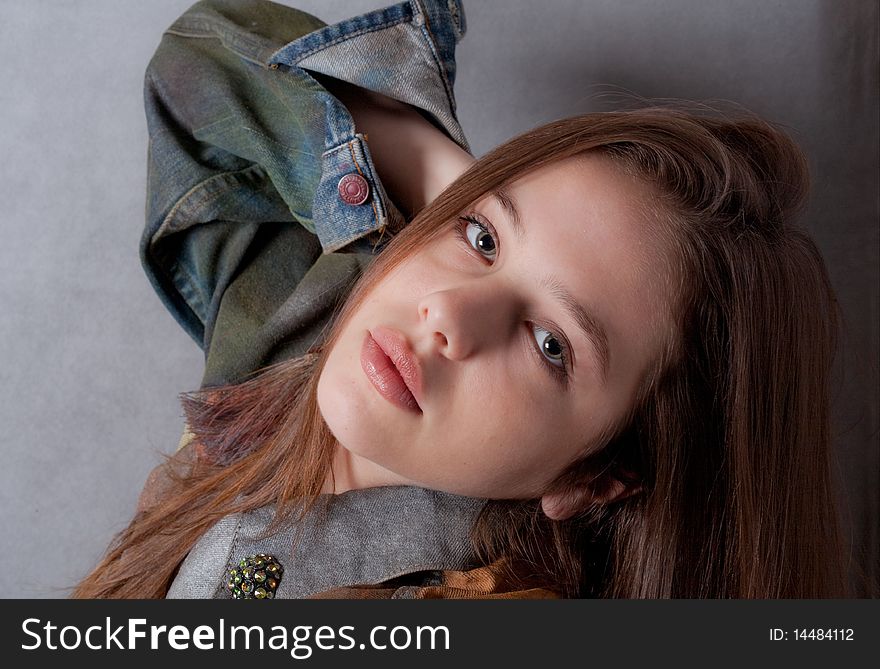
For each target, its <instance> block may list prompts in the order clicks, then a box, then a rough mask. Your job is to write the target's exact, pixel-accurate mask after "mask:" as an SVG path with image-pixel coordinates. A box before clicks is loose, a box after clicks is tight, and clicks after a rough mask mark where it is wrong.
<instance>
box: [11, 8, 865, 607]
mask: <svg viewBox="0 0 880 669" xmlns="http://www.w3.org/2000/svg"><path fill="white" fill-rule="evenodd" d="M392 1H393V0H389V1H388V2H382V1H381V0H336V1H329V0H327V1H325V2H320V1H319V0H291V1H289V2H287V3H285V4H293V5H294V6H297V7H300V8H302V9H304V10H306V11H309V12H311V13H313V14H315V15H316V16H319V17H320V18H322V19H323V20H325V21H327V22H328V23H335V22H336V21H340V20H342V19H344V18H347V17H350V16H355V15H357V14H360V13H362V12H365V11H368V10H371V9H376V8H379V7H383V6H386V5H388V4H392ZM190 4H191V2H190V1H189V0H162V1H157V0H152V1H151V2H138V1H136V0H125V1H120V0H81V1H78V2H77V1H73V0H39V1H32V2H27V3H22V2H15V1H14V0H0V211H2V218H0V225H2V228H0V229H2V243H0V276H2V282H0V313H2V320H0V424H2V430H0V448H2V456H3V460H2V467H0V541H2V549H3V551H2V555H3V558H4V564H5V565H6V567H5V568H4V569H2V570H0V595H2V596H3V597H61V596H64V595H65V594H66V593H67V590H66V588H67V587H69V586H71V585H73V584H74V583H75V582H76V581H77V580H78V579H79V578H80V577H82V576H83V575H85V574H86V573H87V572H88V570H89V569H90V567H91V566H93V565H94V564H95V562H96V561H97V560H98V558H99V557H100V555H101V553H102V552H103V550H104V549H105V547H106V546H107V544H108V542H109V541H110V539H111V537H112V536H113V534H114V533H115V532H117V531H119V530H120V529H122V528H123V527H124V525H125V524H126V522H127V521H128V520H129V519H130V518H131V516H132V514H133V511H134V505H135V501H136V499H137V495H138V492H139V491H140V488H141V486H142V484H143V482H144V479H145V477H146V475H147V473H148V471H149V470H150V469H151V468H152V467H153V466H155V465H156V464H158V463H159V461H160V456H159V454H160V453H162V452H171V451H173V449H174V448H175V447H176V445H177V442H178V439H179V437H180V432H181V429H182V426H183V418H182V412H181V409H180V407H179V404H178V400H177V393H179V392H181V391H184V390H192V389H195V388H197V387H198V384H199V381H200V378H201V370H202V364H203V359H202V354H201V352H200V351H199V349H198V348H197V347H196V345H195V344H194V343H193V342H192V340H191V339H190V338H189V337H188V336H187V335H186V334H185V333H184V332H183V331H182V330H180V329H179V328H178V326H177V325H176V323H175V322H174V320H173V319H172V318H171V316H170V315H169V314H168V313H166V312H165V310H164V308H163V307H162V306H161V304H160V302H159V300H158V298H157V297H156V296H155V295H154V294H153V292H152V289H151V287H150V286H149V284H148V282H147V279H146V277H145V276H144V275H143V273H142V270H141V267H140V263H139V259H138V255H137V248H138V240H139V237H140V234H141V227H142V225H143V216H144V192H145V178H146V147H147V135H146V125H145V121H144V114H143V106H142V105H143V102H142V81H143V73H144V69H145V67H146V64H147V62H148V60H149V58H150V56H151V55H152V53H153V51H154V49H155V48H156V45H157V44H158V41H159V39H160V36H161V34H162V31H163V30H164V29H165V28H166V27H167V26H168V25H170V24H171V22H172V21H173V20H174V19H175V18H176V17H177V16H179V15H180V14H181V13H183V12H184V11H185V10H186V9H187V8H188V7H189V6H190ZM465 9H466V13H467V21H468V34H467V36H466V37H465V39H464V41H463V42H462V43H461V44H460V45H459V47H458V52H457V53H458V62H459V78H458V83H457V86H456V90H457V96H458V101H459V115H460V120H461V123H462V125H463V126H464V129H465V132H466V134H467V136H468V138H469V139H470V141H471V143H472V148H473V150H474V153H475V154H476V155H478V156H479V155H481V154H483V153H485V152H486V151H487V150H488V149H489V148H491V147H492V146H494V145H496V144H498V143H499V142H501V141H503V140H505V139H507V138H508V137H510V136H511V135H513V134H515V133H517V132H520V131H522V130H525V129H527V128H529V127H532V126H534V125H536V124H539V123H542V122H545V121H549V120H551V119H554V118H558V117H561V116H567V115H571V114H576V113H580V112H583V111H590V110H602V109H608V108H611V107H613V106H614V105H615V104H617V102H615V101H616V100H619V99H621V98H622V97H632V96H643V97H649V98H659V97H672V98H686V99H696V100H728V101H732V102H734V103H736V104H739V105H742V106H745V107H747V108H749V109H751V110H753V111H756V112H758V113H760V114H762V115H764V116H766V117H767V118H769V119H770V120H773V121H776V122H778V123H781V124H783V125H785V126H786V127H787V128H788V129H789V130H790V131H791V132H792V133H793V134H794V136H795V137H796V138H797V139H798V140H799V141H800V143H801V144H802V145H803V147H804V148H805V149H806V151H807V152H808V154H809V156H810V161H811V167H812V169H813V174H814V178H815V191H814V197H813V200H812V204H811V206H810V209H809V210H808V213H807V217H806V223H807V225H808V226H809V228H810V230H811V231H812V232H813V234H814V235H815V238H816V240H817V242H818V244H819V246H820V247H821V249H822V251H823V253H824V255H825V258H826V260H827V263H828V265H829V267H830V271H831V275H832V279H833V281H834V285H835V287H836V290H837V291H838V295H839V298H840V301H841V305H842V307H843V311H844V314H845V318H846V322H845V328H846V331H845V335H844V340H843V351H842V354H841V356H840V359H839V364H838V379H839V381H838V383H837V385H836V390H835V407H836V409H835V414H836V421H835V443H836V449H837V456H838V465H837V467H838V474H839V478H840V481H841V489H842V491H843V494H844V495H845V499H846V501H847V508H846V513H847V516H848V518H849V520H848V527H847V529H848V533H849V536H850V540H851V542H852V544H853V548H854V555H855V556H856V560H857V562H858V563H860V564H861V565H863V566H864V569H865V570H866V571H867V572H868V576H869V578H870V579H872V580H873V581H874V582H875V583H876V579H877V574H878V525H880V523H878V490H880V486H878V471H880V462H878V358H880V350H878V28H877V26H878V6H877V3H876V2H875V1H873V0H784V1H783V0H776V1H772V0H727V1H722V0H711V1H704V0H664V1H663V2H656V1H654V0H629V1H628V2H619V1H618V0H588V1H583V2H577V1H575V0H542V1H540V2H525V1H521V2H503V1H502V0H465ZM13 565H20V566H21V567H20V568H10V567H11V566H13ZM870 592H871V591H870V589H869V588H868V586H862V589H861V591H860V594H862V595H863V596H864V595H866V594H870ZM874 594H875V595H876V590H875V591H874Z"/></svg>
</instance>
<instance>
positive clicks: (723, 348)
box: [74, 107, 846, 598]
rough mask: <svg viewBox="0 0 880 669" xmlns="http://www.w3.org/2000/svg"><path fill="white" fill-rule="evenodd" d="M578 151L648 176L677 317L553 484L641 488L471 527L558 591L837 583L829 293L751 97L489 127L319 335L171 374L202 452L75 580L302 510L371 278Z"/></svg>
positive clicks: (510, 512)
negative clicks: (248, 370) (322, 403)
mask: <svg viewBox="0 0 880 669" xmlns="http://www.w3.org/2000/svg"><path fill="white" fill-rule="evenodd" d="M585 151H594V152H600V153H602V154H604V155H605V156H607V157H608V158H610V159H611V161H612V164H613V165H615V166H616V167H618V168H619V169H621V170H622V171H623V172H624V173H626V174H628V175H630V176H632V177H634V178H638V179H641V180H643V181H645V182H647V183H649V184H652V185H653V187H654V191H655V192H656V198H655V199H654V200H653V201H652V202H649V203H645V207H646V211H648V212H649V213H650V215H651V217H652V221H653V224H654V225H655V227H656V231H657V234H658V235H663V236H664V237H666V238H668V239H670V240H671V242H672V248H673V249H674V253H673V256H674V257H673V259H672V261H671V262H672V265H673V267H672V269H673V271H672V275H673V276H674V278H675V285H674V286H673V290H672V292H673V293H674V300H673V304H672V307H671V308H672V309H673V316H674V318H675V322H676V324H677V332H676V333H675V337H674V339H673V340H672V341H669V342H668V343H667V346H666V347H665V350H664V353H663V355H662V356H661V357H660V359H658V360H657V361H656V364H655V365H654V367H653V368H652V369H651V370H650V371H649V373H648V374H647V375H646V376H645V378H644V379H643V380H642V383H641V386H640V391H639V394H638V396H637V398H636V400H635V401H634V403H633V405H632V407H631V411H630V412H629V413H628V414H627V415H626V416H624V417H622V419H621V420H620V421H618V423H617V424H616V425H611V426H608V428H607V430H606V431H605V433H604V434H603V435H602V437H601V440H600V441H599V442H598V444H597V443H594V444H591V445H590V446H596V445H598V446H603V445H604V447H601V448H599V449H598V450H594V449H592V448H591V449H589V450H590V451H591V454H590V455H588V456H583V457H580V458H578V460H577V461H576V462H573V463H572V464H571V466H569V467H568V468H567V469H566V471H564V472H563V473H561V474H560V476H559V477H558V479H557V480H556V482H555V483H554V484H553V486H552V487H551V490H560V491H565V490H576V489H579V488H580V489H588V490H592V491H593V492H597V493H601V492H602V490H603V489H607V487H608V486H609V485H611V484H612V483H613V482H614V481H615V480H623V481H630V482H631V481H634V480H638V481H639V482H640V484H641V486H642V487H641V492H640V493H638V494H636V495H633V496H631V497H629V498H627V499H625V500H623V501H620V502H618V503H614V504H607V505H599V504H596V505H593V506H590V507H588V508H586V509H584V511H583V512H582V513H579V514H577V515H576V516H574V517H573V518H570V519H568V520H564V521H551V520H550V519H548V518H547V517H546V516H545V515H544V514H543V513H542V512H541V510H540V507H539V505H538V503H537V501H536V500H493V501H490V502H489V503H488V504H487V506H486V508H485V510H484V511H483V513H482V514H481V516H480V518H479V520H478V522H477V523H476V525H475V527H474V530H473V532H472V541H473V543H474V546H475V548H476V550H477V552H478V555H479V556H480V557H481V559H482V560H483V561H485V562H486V563H489V562H491V561H495V560H498V559H499V558H504V560H503V561H509V563H510V564H514V563H519V564H527V565H529V567H530V569H531V570H532V571H533V572H537V573H540V574H543V575H544V576H545V577H546V579H547V581H548V583H550V584H551V585H552V587H555V588H556V589H557V590H558V591H559V592H560V593H562V594H563V595H564V596H569V597H571V596H604V597H652V598H655V597H688V598H690V597H749V598H752V597H831V596H843V595H844V594H845V593H846V571H845V570H846V566H845V564H844V562H843V560H842V555H843V548H842V539H841V535H840V529H839V521H838V517H837V513H836V510H835V509H836V505H835V494H834V490H833V486H832V481H831V476H830V471H831V463H830V457H831V454H830V425H829V422H830V406H829V381H830V378H829V377H830V372H831V363H832V359H833V356H834V352H835V347H836V336H837V328H838V313H837V304H836V301H835V299H834V295H833V291H832V289H831V286H830V281H829V278H828V274H827V271H826V268H825V266H824V264H823V261H822V258H821V254H820V252H819V250H818V249H817V247H816V246H815V244H814V243H813V242H812V241H811V239H810V238H809V237H808V236H807V235H806V234H805V233H804V232H803V231H802V230H800V229H799V228H797V227H795V226H794V224H793V218H794V216H795V214H796V213H797V211H798V210H799V208H800V206H801V205H802V203H803V200H804V198H805V195H806V192H807V189H808V174H807V168H806V161H805V158H804V156H803V154H802V153H801V152H800V151H799V150H798V149H797V147H796V146H795V144H794V143H793V142H792V141H791V140H790V139H789V138H788V136H787V135H786V134H785V133H784V132H782V131H780V130H778V129H777V128H775V127H773V126H771V125H769V124H768V123H766V122H764V121H761V120H759V119H757V118H754V117H752V116H750V115H743V114H740V115H739V116H738V117H737V118H725V117H720V116H717V115H712V114H704V113H693V112H685V111H681V110H673V109H669V108H657V107H651V108H645V109H640V110H630V111H619V112H605V113H596V114H586V115H581V116H576V117H572V118H566V119H562V120H558V121H554V122H552V123H548V124H546V125H543V126H540V127H537V128H534V129H532V130H530V131H528V132H525V133H523V134H521V135H519V136H517V137H515V138H513V139H511V140H510V141H508V142H506V143H505V144H503V145H501V146H499V147H497V148H496V149H494V150H493V151H491V152H489V153H488V154H486V155H485V156H484V157H482V158H480V159H479V160H478V161H476V163H474V164H473V166H472V167H471V168H470V169H468V170H467V172H465V173H464V174H462V175H461V176H460V177H459V178H458V179H457V180H456V181H455V182H454V183H452V184H451V185H450V186H449V187H448V188H447V189H446V190H445V191H444V192H443V193H442V194H440V195H439V196H438V197H437V198H436V199H435V200H434V201H433V202H432V203H431V204H430V205H428V206H427V207H426V208H425V209H423V210H422V211H421V212H419V213H418V215H417V216H416V217H415V218H414V219H413V220H412V221H411V222H410V223H409V225H408V226H407V227H406V228H404V229H403V230H402V231H401V232H399V233H398V234H397V236H396V237H394V238H393V239H392V240H391V241H390V242H389V243H388V246H387V248H386V249H384V250H383V251H382V252H381V253H380V254H379V255H378V256H377V257H376V259H375V260H374V261H373V263H372V264H371V265H370V267H369V268H368V270H367V271H366V273H365V274H364V276H363V277H362V278H361V280H360V281H359V282H358V283H357V285H356V286H355V287H354V289H353V291H352V293H351V294H350V296H349V298H348V299H347V300H346V301H345V304H344V305H343V306H342V308H341V310H340V312H339V313H338V314H337V317H336V319H335V321H334V324H333V327H332V329H331V330H330V332H329V333H328V336H327V338H326V341H325V342H324V345H323V346H321V347H320V348H317V349H315V350H313V351H312V352H310V353H309V354H308V355H306V356H304V357H301V358H297V359H292V360H287V361H284V362H280V363H277V364H274V365H272V366H270V367H267V368H264V369H263V370H260V372H259V373H257V374H255V375H254V376H252V377H251V378H247V379H245V380H241V381H239V382H237V383H234V384H230V385H226V386H222V387H215V388H205V389H202V390H200V391H197V392H192V393H184V394H182V402H183V405H184V410H185V412H186V416H187V420H188V424H189V426H190V429H191V430H192V432H193V433H194V434H195V439H196V442H197V444H198V448H197V452H198V454H199V457H198V458H197V459H196V460H195V461H194V462H192V463H190V462H184V461H183V460H182V458H179V457H178V458H172V459H171V460H170V461H169V462H168V464H167V465H166V467H167V471H168V473H169V476H170V477H171V478H172V479H173V480H174V481H175V482H176V485H175V486H174V487H173V488H172V489H171V491H170V492H169V493H168V494H167V495H165V496H164V497H163V498H161V499H160V500H158V501H157V502H156V503H155V504H153V505H152V506H151V507H149V508H147V509H144V510H143V511H141V512H139V513H138V515H137V516H136V517H135V518H134V519H133V520H132V522H131V523H130V524H129V526H128V527H127V528H126V529H125V530H123V531H122V532H121V533H120V534H119V535H118V536H117V537H116V539H115V540H114V542H113V544H111V546H110V548H109V550H108V552H107V554H106V556H105V557H104V558H103V560H102V561H101V563H100V564H99V565H98V566H97V567H96V568H95V569H94V571H92V573H91V574H89V575H88V576H87V577H86V578H85V579H84V580H83V581H82V582H81V583H80V584H79V585H78V586H77V588H76V589H75V591H74V596H76V597H136V598H143V597H162V596H164V595H165V593H166V592H167V589H168V587H169V585H170V583H171V580H172V579H173V577H174V574H175V572H176V569H177V567H178V566H179V564H180V563H181V561H182V560H183V558H184V557H185V556H186V554H187V553H188V552H189V550H190V549H191V548H192V546H193V545H194V544H195V542H196V541H197V540H198V539H199V537H200V536H201V535H202V534H203V533H204V532H205V531H206V530H207V529H208V528H209V527H210V526H211V525H212V524H213V523H215V522H216V521H217V520H218V519H220V518H221V517H223V516H225V515H227V514H230V513H234V512H238V511H244V510H249V509H254V508H258V507H260V506H263V505H266V504H270V503H274V504H276V505H277V507H276V508H277V509H278V513H277V515H276V518H275V522H276V524H277V525H280V523H282V522H285V521H287V520H289V519H290V518H291V517H292V516H293V515H294V513H295V511H294V510H295V508H300V509H301V513H306V512H307V511H308V510H309V509H310V508H311V507H312V506H313V505H314V504H315V503H316V502H317V501H318V500H319V499H320V498H319V492H320V490H321V487H322V484H323V483H324V481H325V478H326V476H327V475H328V473H329V472H330V462H331V458H332V455H333V449H334V446H335V441H334V439H333V436H332V435H331V434H330V432H329V430H328V428H327V426H326V424H325V423H324V421H323V419H322V418H321V415H320V412H319V410H318V406H317V401H316V386H317V379H318V377H319V375H320V372H321V369H322V368H323V365H324V361H325V358H326V353H327V352H328V351H329V350H330V348H331V347H332V346H333V343H334V341H335V339H336V337H337V336H338V334H339V332H340V330H341V328H342V326H343V325H344V324H345V322H346V321H347V319H348V318H349V317H350V315H351V314H352V313H353V312H354V310H355V309H356V308H357V306H358V305H359V303H360V302H361V301H362V300H363V298H364V296H365V295H366V294H367V292H368V291H369V290H370V287H371V286H372V285H374V284H375V283H376V282H377V281H379V280H381V279H382V278H383V277H384V276H385V275H386V274H388V273H389V272H390V271H391V270H392V269H394V268H395V267H396V266H397V265H398V264H399V263H400V262H401V261H403V260H405V259H406V258H407V257H409V256H410V255H411V254H413V253H416V252H418V250H419V249H421V248H423V247H424V246H425V245H427V244H429V243H431V241H432V240H433V239H435V238H436V237H437V236H438V235H440V234H443V233H444V232H446V231H447V230H448V229H449V226H450V225H451V223H452V222H453V221H455V220H456V218H457V217H458V216H459V215H460V214H461V213H462V211H464V210H465V209H466V208H467V207H468V206H469V205H471V204H472V203H473V202H475V201H477V200H478V199H479V198H480V197H482V196H483V195H484V194H485V193H487V192H488V191H489V190H490V189H493V188H496V187H499V186H502V185H504V184H506V183H509V182H511V181H514V180H515V179H516V178H517V177H519V176H521V175H523V174H525V173H527V172H529V171H532V170H535V169H537V168H540V167H541V166H543V165H547V164H550V163H552V162H554V161H556V160H559V159H562V158H567V157H570V156H575V155H577V154H580V153H582V152H585ZM585 446H586V445H585ZM586 450H588V449H585V452H586ZM245 455H247V456H248V457H243V456H245ZM303 500H305V504H304V505H302V504H298V502H301V501H303Z"/></svg>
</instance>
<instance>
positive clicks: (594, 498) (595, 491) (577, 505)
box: [541, 472, 642, 520]
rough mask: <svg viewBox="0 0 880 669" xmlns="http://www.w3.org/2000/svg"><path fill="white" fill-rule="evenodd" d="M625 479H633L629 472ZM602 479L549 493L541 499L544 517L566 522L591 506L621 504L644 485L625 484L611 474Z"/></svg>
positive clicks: (636, 483)
mask: <svg viewBox="0 0 880 669" xmlns="http://www.w3.org/2000/svg"><path fill="white" fill-rule="evenodd" d="M623 478H625V479H627V480H631V479H632V478H633V477H632V476H631V475H630V474H629V472H627V476H625V477H623ZM600 479H601V480H597V479H594V480H593V481H591V482H590V483H589V484H587V485H581V486H577V487H573V488H569V489H567V490H565V491H562V492H553V493H547V494H546V495H544V496H543V497H541V508H542V509H543V511H544V515H545V516H547V517H548V518H550V519H551V520H566V519H567V518H571V517H572V516H574V515H576V514H578V513H580V512H581V511H585V510H586V509H588V508H589V507H591V506H596V505H603V504H611V503H612V502H619V501H620V500H622V499H626V498H627V497H630V496H632V495H635V494H636V493H639V492H641V490H642V484H641V483H639V482H638V481H633V482H631V483H625V482H624V481H622V480H621V479H620V478H618V477H617V476H614V475H611V474H606V475H604V476H602V477H600Z"/></svg>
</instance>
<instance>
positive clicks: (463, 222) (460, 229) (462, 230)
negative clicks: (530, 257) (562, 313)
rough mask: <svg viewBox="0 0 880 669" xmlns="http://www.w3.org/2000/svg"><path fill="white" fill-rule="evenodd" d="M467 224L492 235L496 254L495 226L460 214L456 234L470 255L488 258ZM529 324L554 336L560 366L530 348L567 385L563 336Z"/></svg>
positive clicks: (565, 350) (552, 374)
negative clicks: (477, 246)
mask: <svg viewBox="0 0 880 669" xmlns="http://www.w3.org/2000/svg"><path fill="white" fill-rule="evenodd" d="M468 224H471V225H475V226H476V227H478V228H479V229H480V230H481V231H483V232H485V233H487V234H490V235H492V239H493V240H494V241H495V255H496V256H497V255H498V251H499V249H500V248H501V245H500V244H499V239H498V233H497V232H495V228H494V227H493V226H492V224H491V223H488V222H487V223H483V222H482V221H480V220H479V219H477V218H476V217H475V216H473V215H469V214H467V215H462V216H460V217H459V219H458V223H457V224H456V226H455V233H456V236H457V237H458V239H459V240H460V241H461V242H462V243H463V244H464V246H465V248H466V249H467V251H468V253H470V255H476V256H477V257H478V259H479V260H481V261H483V262H485V261H487V260H488V259H487V258H486V256H484V255H482V254H480V252H479V251H477V250H476V249H475V248H474V247H473V245H472V244H471V242H470V240H469V239H468V236H467V232H466V229H467V226H468ZM529 325H530V327H534V326H538V327H539V328H541V329H542V330H545V331H547V332H549V333H550V334H551V335H553V337H555V338H556V341H558V342H559V345H560V347H561V348H562V366H561V367H560V366H558V365H554V364H553V363H552V362H550V361H549V360H547V358H546V356H544V354H543V353H541V351H539V350H538V348H537V346H531V347H530V348H531V349H532V351H534V353H535V355H536V356H538V359H539V360H540V361H541V363H542V366H543V367H544V368H545V369H546V370H547V371H548V372H549V374H550V376H551V378H552V379H553V380H554V381H556V382H558V383H559V384H560V385H562V386H563V387H567V385H568V379H569V372H568V370H569V362H568V361H569V355H568V344H567V343H566V341H565V338H564V337H562V336H560V335H558V334H557V333H556V332H554V331H553V330H551V329H550V328H548V327H545V326H543V325H541V324H540V323H530V324H529Z"/></svg>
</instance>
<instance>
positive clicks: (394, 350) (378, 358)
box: [361, 329, 422, 413]
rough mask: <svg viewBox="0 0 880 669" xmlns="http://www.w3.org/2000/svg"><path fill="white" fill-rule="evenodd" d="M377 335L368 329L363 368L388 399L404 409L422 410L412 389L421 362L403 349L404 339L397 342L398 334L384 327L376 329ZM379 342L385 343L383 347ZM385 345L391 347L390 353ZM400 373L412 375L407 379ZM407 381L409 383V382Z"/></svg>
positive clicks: (362, 347) (363, 349) (362, 356)
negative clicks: (374, 336)
mask: <svg viewBox="0 0 880 669" xmlns="http://www.w3.org/2000/svg"><path fill="white" fill-rule="evenodd" d="M377 337H378V338H379V339H378V341H377V339H374V338H373V335H372V334H371V333H370V332H369V331H368V332H367V335H366V336H365V337H364V343H363V345H362V346H361V368H362V369H363V370H364V373H365V374H366V375H367V378H368V379H369V380H370V383H372V384H373V387H375V388H376V390H377V391H378V392H379V394H380V395H382V397H384V398H385V399H386V400H388V401H389V402H391V403H392V404H394V405H396V406H399V407H400V408H401V409H406V410H408V411H412V412H415V413H422V410H421V408H420V407H419V403H418V402H417V401H416V398H415V396H414V394H413V392H412V391H410V388H409V385H410V384H412V383H413V379H414V378H415V379H416V385H418V363H417V362H416V361H415V360H414V357H412V356H411V354H409V353H408V352H407V351H404V350H401V346H400V344H401V342H400V341H399V340H398V341H395V340H396V337H395V336H394V334H393V333H389V331H388V330H385V329H381V330H379V329H377ZM380 342H381V344H384V345H385V346H384V347H383V346H382V345H381V344H380ZM385 348H387V349H388V353H386V351H385V350H384V349H385ZM395 362H398V365H400V368H401V369H398V367H397V366H396V365H395ZM401 372H403V374H406V375H407V376H408V377H409V378H408V379H404V376H403V375H402V374H401ZM413 372H415V374H414V373H413ZM407 381H409V382H410V383H409V384H408V383H407Z"/></svg>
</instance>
